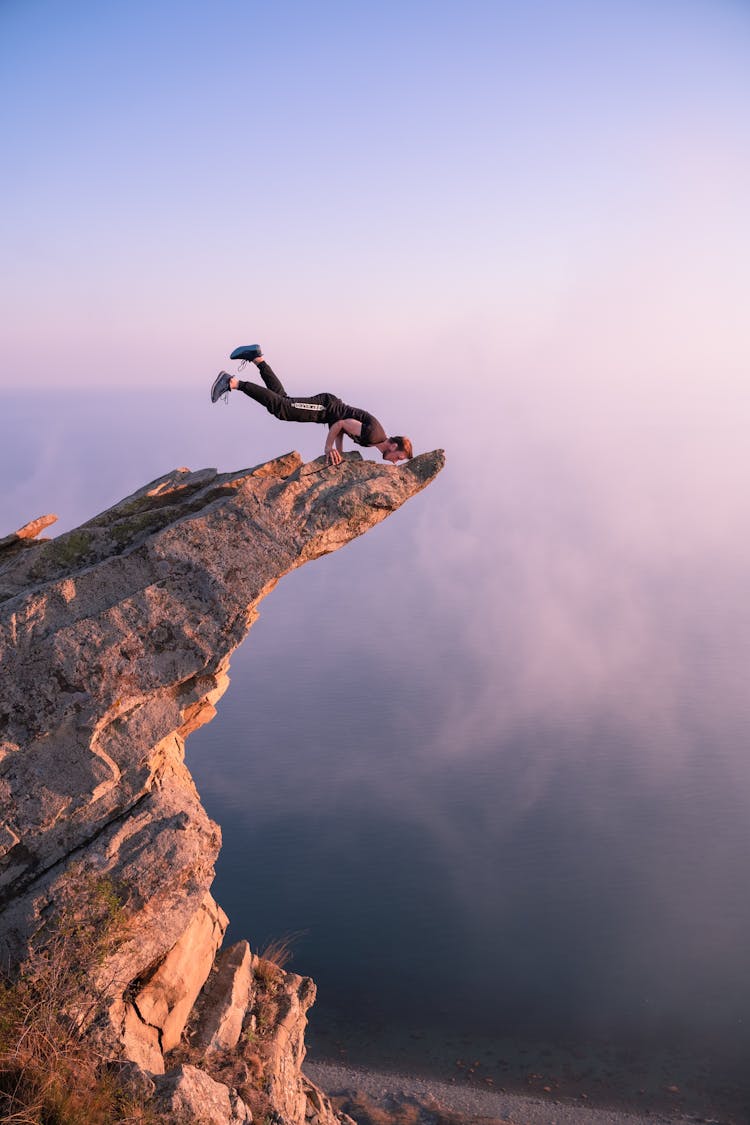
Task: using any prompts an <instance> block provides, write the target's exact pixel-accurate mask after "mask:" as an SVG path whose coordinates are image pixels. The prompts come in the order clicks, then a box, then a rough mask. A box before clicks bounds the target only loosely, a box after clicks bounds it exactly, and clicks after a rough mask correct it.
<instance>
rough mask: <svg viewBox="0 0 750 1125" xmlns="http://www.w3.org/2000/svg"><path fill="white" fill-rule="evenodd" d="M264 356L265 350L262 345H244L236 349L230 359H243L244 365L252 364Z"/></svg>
mask: <svg viewBox="0 0 750 1125" xmlns="http://www.w3.org/2000/svg"><path fill="white" fill-rule="evenodd" d="M262 355H263V349H262V347H261V346H260V344H243V346H242V347H241V348H235V349H234V351H233V352H232V354H231V355H230V357H229V358H230V359H241V360H242V362H243V363H251V362H252V360H254V359H260V357H261V356H262Z"/></svg>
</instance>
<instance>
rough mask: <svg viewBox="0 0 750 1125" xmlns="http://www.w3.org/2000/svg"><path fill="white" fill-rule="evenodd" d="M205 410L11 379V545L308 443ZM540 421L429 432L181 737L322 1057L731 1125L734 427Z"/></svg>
mask: <svg viewBox="0 0 750 1125" xmlns="http://www.w3.org/2000/svg"><path fill="white" fill-rule="evenodd" d="M506 405H507V406H508V407H509V409H510V404H506ZM222 409H223V408H222ZM218 410H219V408H217V409H216V410H215V411H214V412H213V414H211V413H207V412H206V409H205V407H204V404H203V402H202V400H201V401H200V402H197V403H196V404H192V403H181V409H180V413H179V414H175V412H174V400H173V399H172V400H170V399H168V398H167V397H166V396H164V397H161V398H160V397H158V396H155V398H154V400H153V401H152V403H151V404H150V409H149V413H148V415H147V416H145V417H144V416H143V412H142V409H140V408H139V405H138V400H136V399H135V398H129V397H120V398H117V399H116V398H114V397H111V398H108V397H106V396H102V397H101V398H96V399H93V400H92V399H91V398H89V399H87V400H82V399H81V400H75V401H71V400H70V399H63V398H60V399H59V400H54V396H53V401H50V400H49V398H48V399H47V400H46V403H45V406H44V410H43V411H42V413H41V416H40V413H39V404H38V403H37V404H36V408H35V410H34V411H33V412H32V410H31V408H30V406H29V404H28V401H26V400H18V399H9V398H7V399H5V400H4V414H3V419H4V431H5V442H4V446H3V449H2V451H1V452H0V457H2V472H3V479H4V480H10V481H13V482H14V483H13V487H12V488H11V489H10V490H9V493H8V495H7V496H6V497H5V503H4V505H3V509H2V515H3V522H2V528H0V534H3V533H4V532H5V531H6V530H11V528H12V527H14V526H17V524H19V523H21V522H24V521H25V520H26V519H28V518H31V517H32V516H36V515H38V514H40V513H41V512H43V511H47V510H58V511H60V514H61V516H62V517H63V519H62V520H61V524H60V529H61V530H62V529H63V528H65V527H68V526H72V525H74V524H75V523H76V522H79V521H80V520H81V519H83V518H86V517H88V516H90V515H92V514H93V513H94V512H95V511H97V510H100V509H101V508H103V507H105V506H107V505H108V504H110V503H112V502H114V501H115V500H116V499H118V498H119V497H120V496H122V495H125V494H126V493H127V492H128V491H131V490H132V489H134V488H136V487H138V486H140V485H141V484H142V483H144V482H145V481H146V480H148V479H151V478H152V477H154V476H156V475H158V474H159V473H161V472H164V471H166V470H168V469H170V468H172V467H174V466H175V465H180V464H187V465H190V467H192V468H199V467H202V466H204V465H207V464H218V465H219V467H221V468H237V467H240V466H242V465H250V464H254V463H257V462H258V461H261V460H263V459H265V458H266V457H269V456H272V455H273V454H275V453H281V452H284V451H286V449H287V448H290V447H291V446H292V445H293V444H294V440H293V438H292V440H288V441H286V442H283V441H280V438H283V437H285V436H286V433H281V431H280V430H279V429H275V430H274V429H269V428H268V426H266V427H262V428H258V429H256V430H252V439H253V444H252V448H251V447H250V430H249V427H248V425H247V418H246V417H245V418H244V419H243V418H242V416H240V415H237V414H236V412H235V414H234V415H232V414H231V413H230V412H229V411H227V412H226V413H222V414H219V413H218ZM530 417H531V415H530V414H527V413H524V411H523V409H522V408H521V407H519V408H518V411H517V415H516V424H515V425H514V426H513V427H510V432H509V433H508V434H506V435H505V436H504V441H503V443H502V448H498V447H497V446H495V447H494V448H493V449H492V454H491V456H489V455H487V454H486V453H485V454H484V455H483V456H482V457H478V456H477V455H476V449H475V447H474V446H473V445H472V443H471V441H469V440H468V439H467V438H466V437H465V435H461V434H456V433H452V437H453V439H454V441H453V444H451V442H449V441H448V440H447V439H446V438H443V439H442V441H441V442H434V443H433V444H445V445H447V446H448V456H449V461H448V467H447V469H446V471H445V473H444V474H443V475H442V477H441V478H440V479H439V480H438V481H437V482H436V483H435V484H434V485H432V486H431V487H430V489H428V490H427V492H426V493H424V494H423V495H422V496H421V497H419V498H417V499H416V500H415V501H413V502H412V503H411V504H410V505H408V506H407V507H406V508H405V509H403V510H402V511H400V512H399V513H397V514H396V515H395V516H394V517H392V518H391V519H389V520H388V521H387V522H386V523H385V524H384V525H382V526H381V527H379V528H377V529H375V530H374V531H373V532H371V533H370V534H368V535H367V536H365V537H364V538H363V539H361V540H358V541H357V542H355V543H353V544H351V545H350V546H349V547H347V548H346V549H344V550H343V551H340V552H338V553H337V554H335V555H333V556H329V557H328V558H326V559H323V560H321V561H319V562H317V563H315V564H313V565H311V566H307V567H305V568H303V569H302V570H301V571H298V572H296V573H295V574H292V575H290V576H288V577H287V578H286V579H284V580H283V581H282V582H281V584H280V585H279V587H278V588H277V589H276V590H275V591H274V592H273V593H272V594H271V595H270V596H269V598H268V599H267V600H266V601H265V602H264V603H263V604H262V606H261V616H260V619H259V621H258V622H257V624H256V625H255V626H254V627H253V629H252V631H251V633H250V635H249V637H248V640H247V641H246V642H245V644H244V645H243V646H242V648H241V649H240V650H239V651H238V653H237V654H236V655H235V658H234V660H233V663H232V669H231V676H232V685H231V687H230V690H229V692H228V693H227V695H226V696H225V697H224V699H223V700H222V702H221V703H220V705H219V714H218V717H217V718H216V720H215V721H214V722H213V723H212V724H210V725H209V726H208V727H206V728H204V729H203V730H201V731H199V732H197V733H196V734H194V735H193V736H192V737H191V739H190V741H189V744H188V760H189V764H190V767H191V769H192V771H193V774H194V776H195V778H196V782H197V784H198V787H199V790H200V792H201V794H202V796H203V799H204V803H205V804H206V806H207V808H208V811H209V812H210V814H211V815H212V816H213V817H214V818H215V819H216V820H217V821H218V822H219V823H220V824H221V826H222V829H223V834H224V847H223V851H222V854H221V858H220V861H219V866H218V872H217V879H216V884H215V894H216V897H217V898H218V900H219V901H220V902H221V903H222V905H223V906H224V908H225V909H226V910H227V912H228V914H229V916H230V918H231V920H232V924H231V931H230V936H231V937H232V938H234V939H236V938H239V937H245V936H246V937H248V938H249V939H250V940H251V941H252V942H253V943H254V944H255V945H256V946H262V945H263V944H264V943H265V942H266V941H267V940H270V939H272V938H276V937H279V936H282V935H287V934H293V935H295V939H294V959H293V962H292V966H291V967H292V968H294V969H295V970H296V971H298V972H302V973H306V974H310V975H311V976H313V977H314V978H315V980H316V981H317V983H318V988H319V999H318V1003H317V1005H316V1008H315V1009H314V1014H313V1020H312V1030H311V1049H312V1051H313V1052H316V1053H318V1054H319V1055H320V1056H326V1055H328V1056H330V1055H338V1054H340V1053H342V1052H346V1055H347V1057H349V1058H350V1059H352V1060H353V1061H360V1062H372V1063H377V1064H383V1065H403V1064H404V1062H408V1063H409V1064H411V1065H413V1066H416V1067H421V1068H423V1069H433V1070H438V1071H440V1072H441V1073H443V1074H446V1073H447V1074H454V1075H456V1076H459V1077H461V1076H465V1074H466V1071H467V1070H468V1069H469V1067H471V1069H473V1070H474V1076H473V1080H474V1081H488V1082H489V1081H492V1082H493V1083H495V1084H496V1085H497V1086H507V1087H508V1088H510V1087H515V1086H519V1085H520V1086H528V1087H529V1088H532V1089H540V1088H541V1087H542V1086H544V1085H549V1086H551V1088H552V1089H553V1090H555V1091H560V1092H563V1093H566V1094H571V1095H576V1096H578V1095H580V1094H584V1093H585V1094H586V1095H587V1096H588V1097H589V1098H590V1099H591V1100H592V1101H596V1100H597V1099H598V1100H602V1101H607V1100H611V1099H620V1098H625V1099H627V1100H629V1101H635V1102H637V1103H639V1104H647V1105H652V1104H656V1103H659V1104H673V1105H680V1106H682V1107H683V1108H686V1109H689V1110H692V1111H695V1112H698V1111H701V1112H708V1111H710V1112H713V1113H718V1114H720V1115H723V1116H724V1117H726V1118H727V1119H732V1120H736V1121H740V1120H743V1119H744V1115H745V1109H744V1108H743V1107H746V1106H747V1105H748V1103H749V1102H750V1082H748V1081H747V1073H748V1071H749V1070H750V1067H749V1066H748V1063H747V1060H748V1056H749V1053H750V1052H749V1048H750V1026H749V1023H748V1021H749V1019H750V1016H749V1015H748V1012H749V1009H750V974H748V971H747V963H748V955H747V950H748V948H749V947H750V894H749V893H748V891H749V890H750V888H749V887H748V855H749V854H750V827H749V823H748V815H747V809H748V797H750V764H748V759H747V741H748V739H747V730H748V718H749V717H750V716H749V715H748V709H749V708H748V704H747V702H746V698H745V697H746V687H745V681H746V670H747V667H748V656H749V655H750V651H749V650H750V620H749V619H748V610H747V605H748V598H747V574H748V564H749V563H750V559H749V558H748V554H749V553H750V538H749V537H748V534H747V531H748V519H747V517H748V514H749V513H748V506H747V504H746V501H745V497H744V495H741V492H740V490H739V489H736V488H735V489H734V491H731V489H730V482H731V481H733V480H735V479H736V473H737V470H738V468H739V467H740V465H739V462H738V458H739V457H740V452H739V451H740V449H741V443H740V441H739V436H738V434H737V433H735V431H734V430H731V428H730V429H725V430H723V431H722V435H721V438H722V440H721V441H711V442H710V443H709V444H701V442H703V439H701V441H700V442H698V447H691V446H690V442H689V441H685V440H683V442H682V444H681V445H680V444H679V443H678V445H677V446H675V443H674V442H672V445H671V447H670V450H671V452H670V457H669V458H668V459H667V458H664V459H663V460H662V459H661V458H660V456H659V450H660V449H662V448H663V446H664V438H665V435H664V434H658V433H654V432H653V431H652V432H650V434H646V436H645V438H644V435H643V433H642V432H641V431H640V430H639V431H638V434H637V436H638V442H639V443H640V444H639V446H638V453H637V456H636V455H635V446H634V443H633V441H632V440H631V441H630V444H629V446H628V457H625V456H624V455H623V456H622V457H620V456H618V455H617V454H616V453H613V452H612V449H611V448H610V447H609V446H608V443H607V438H608V435H606V434H599V435H598V436H597V438H596V440H591V441H584V440H582V437H581V434H582V432H583V431H581V432H573V433H567V436H566V439H565V440H564V441H562V440H559V439H558V440H553V438H552V437H551V435H552V434H553V432H554V427H553V425H552V421H553V420H552V419H546V421H545V419H544V418H542V420H541V421H537V422H535V423H532V422H531V421H530ZM238 419H239V421H238ZM241 423H244V425H243V424H241ZM295 433H296V432H295ZM258 435H260V436H261V437H262V442H263V444H258V443H257V441H256V438H257V436H258ZM619 436H620V437H622V435H619ZM633 436H634V433H631V434H630V438H631V439H632V438H633ZM714 436H716V435H714ZM609 437H610V438H611V437H612V435H611V434H610V435H609ZM696 440H697V439H696ZM297 444H298V447H300V448H302V450H303V452H304V453H305V455H306V456H313V455H314V454H315V453H316V452H317V446H316V443H314V442H310V441H309V442H307V443H304V442H303V443H302V444H300V443H299V442H298V443H297ZM625 444H626V443H625V442H620V444H619V445H618V446H617V448H618V449H622V448H625ZM709 446H710V447H709ZM66 515H67V518H65V516H66ZM3 529H4V530H3ZM475 1063H476V1064H478V1065H476V1066H474V1065H473V1064H475ZM670 1086H674V1087H678V1088H679V1089H678V1091H677V1092H676V1091H671V1092H669V1091H667V1087H670ZM639 1091H642V1092H639Z"/></svg>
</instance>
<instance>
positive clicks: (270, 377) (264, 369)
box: [255, 356, 286, 395]
mask: <svg viewBox="0 0 750 1125" xmlns="http://www.w3.org/2000/svg"><path fill="white" fill-rule="evenodd" d="M255 366H256V367H257V368H258V371H260V377H261V379H262V380H263V382H264V383H265V384H266V386H267V387H268V389H269V391H275V392H276V394H277V395H285V394H286V391H285V390H284V388H283V386H282V385H281V379H279V377H278V375H275V374H274V372H273V371H272V370H271V367H270V365H269V364H267V363H266V361H265V360H264V359H263V357H262V356H261V358H260V360H259V361H258V362H257V363H256V364H255Z"/></svg>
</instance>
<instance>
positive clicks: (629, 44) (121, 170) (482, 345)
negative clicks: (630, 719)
mask: <svg viewBox="0 0 750 1125" xmlns="http://www.w3.org/2000/svg"><path fill="white" fill-rule="evenodd" d="M748 47H750V11H748V9H747V7H746V6H745V5H743V4H739V3H730V2H718V0H712V2H711V3H708V2H705V3H701V2H697V0H692V2H687V3H686V2H680V3H671V2H663V3H645V2H643V3H641V2H639V0H608V2H604V3H593V2H586V0H573V2H571V3H569V4H565V5H561V4H559V3H553V2H550V0H535V2H531V3H528V4H509V3H502V2H496V3H485V2H476V0H474V2H472V0H469V2H468V3H460V4H459V3H445V2H443V3H423V2H412V3H405V4H402V3H398V4H396V3H382V4H378V5H374V4H364V3H361V4H356V3H343V2H338V3H333V2H323V3H318V4H314V5H313V4H309V3H301V2H300V3H288V2H284V0H282V2H280V3H276V4H273V5H268V4H261V3H255V2H253V0H243V2H238V0H231V2H228V0H218V2H216V3H212V4H210V5H209V4H206V3H197V2H190V0H187V2H186V0H181V2H179V3H177V2H172V0H156V2H153V0H152V2H149V3H145V2H141V0H135V2H129V3H121V2H113V3H107V4H101V3H94V2H87V0H77V2H76V0H73V2H72V3H68V4H65V5H59V4H56V3H52V2H49V0H24V2H23V3H20V2H18V3H14V2H12V0H11V2H8V0H6V2H5V3H4V4H3V6H2V9H0V95H1V100H2V105H3V107H4V124H3V134H4V137H3V147H4V153H5V166H6V173H5V176H4V178H3V180H4V182H3V194H4V196H5V202H4V206H3V216H2V219H0V224H1V225H0V231H1V234H2V242H3V245H4V258H5V261H6V269H5V270H4V271H3V274H4V277H3V280H2V283H1V284H2V294H1V296H2V303H3V308H4V310H5V313H6V315H5V316H4V318H3V320H4V322H5V323H4V327H3V330H2V338H0V361H1V367H0V379H2V385H6V384H7V385H11V384H12V383H13V382H14V381H15V380H16V379H17V378H18V377H19V376H21V377H24V378H33V379H35V380H36V381H38V382H39V383H41V384H44V385H55V386H60V387H90V386H93V385H95V384H96V383H97V382H98V381H100V380H101V379H102V376H103V374H104V376H105V378H106V380H107V381H108V382H109V383H110V384H111V385H113V386H149V385H152V384H153V381H154V379H155V378H158V379H159V381H160V384H161V385H162V386H165V385H166V386H174V387H175V388H176V387H178V386H184V385H186V384H187V385H192V384H193V383H194V382H195V384H196V386H197V385H198V384H199V383H201V382H205V378H206V374H207V373H208V374H210V372H212V371H213V370H214V369H215V368H217V367H218V366H221V365H222V363H225V362H226V356H227V354H228V352H229V351H230V350H231V348H232V347H234V346H236V344H237V343H241V342H254V341H255V340H260V342H261V343H262V344H263V345H264V347H265V348H266V349H267V351H268V353H269V358H271V357H272V358H274V359H275V361H276V362H277V363H278V365H279V366H280V367H281V369H282V371H284V372H289V371H293V372H295V373H297V372H299V373H300V377H301V379H302V380H303V381H304V380H306V379H307V378H308V377H309V378H310V379H311V380H312V382H314V383H316V386H315V387H313V386H310V388H309V389H310V390H311V391H312V390H315V389H317V382H318V381H319V379H320V378H321V377H322V376H323V375H324V374H326V375H328V374H329V373H330V378H331V380H332V381H333V385H334V387H335V388H337V389H339V390H340V391H341V392H342V393H344V397H347V396H348V397H349V398H350V400H351V399H353V400H355V401H357V392H359V397H360V398H361V397H362V394H363V393H367V392H368V391H369V389H370V388H371V387H372V386H373V384H375V383H377V382H380V383H381V384H384V385H386V386H389V385H390V383H391V382H393V381H394V378H395V376H394V372H393V367H394V363H393V362H392V361H393V360H396V366H399V367H400V366H401V365H403V366H406V367H407V368H408V370H409V372H410V377H411V378H412V379H413V380H414V381H415V383H416V385H418V386H422V387H431V386H432V387H434V385H435V381H436V380H437V382H438V384H439V385H440V386H441V387H447V386H448V385H449V382H450V380H451V378H452V377H453V376H454V374H455V370H456V363H462V362H466V361H469V362H471V364H472V367H473V370H474V371H475V372H476V374H477V376H478V378H480V379H482V380H483V381H484V382H485V383H486V384H487V385H488V386H490V385H491V386H494V385H495V384H496V383H497V381H498V378H500V379H503V380H507V379H508V378H513V377H518V378H522V379H523V380H525V381H527V380H528V379H541V380H542V384H543V386H545V387H546V385H547V381H548V380H550V379H551V378H552V377H551V376H550V374H549V372H550V370H551V368H552V366H553V365H554V366H555V368H556V370H557V373H558V374H557V378H559V377H560V376H562V378H563V381H564V382H565V384H566V387H567V386H568V385H569V381H570V380H572V381H573V382H574V383H575V384H576V388H578V383H579V381H580V380H581V379H583V384H584V385H583V386H582V388H580V391H579V389H576V394H578V393H581V394H586V393H587V387H586V379H585V368H586V364H587V362H589V361H590V356H591V355H594V356H596V362H597V364H599V365H601V357H602V355H603V353H607V352H608V353H609V354H610V355H612V356H614V355H615V353H619V354H622V353H623V352H624V353H625V356H626V358H627V363H628V369H629V372H630V377H631V378H635V380H636V381H638V379H639V378H640V377H642V372H639V370H638V369H639V368H642V367H643V364H644V362H645V361H646V360H647V358H648V357H649V356H653V355H654V350H656V353H657V354H658V356H659V358H660V360H661V359H662V358H663V360H664V365H665V366H670V365H671V366H675V367H677V368H678V369H681V367H682V364H683V361H687V360H690V359H693V360H695V359H696V353H697V352H698V353H699V354H700V358H701V359H707V358H708V356H711V357H715V355H716V349H717V348H718V350H719V354H720V356H721V357H722V360H723V359H725V360H726V364H727V365H729V366H731V365H733V364H734V365H735V366H741V365H742V361H743V360H744V358H746V354H747V348H746V341H745V340H744V339H743V337H744V325H743V324H742V323H741V321H742V320H743V319H744V302H745V294H746V292H747V289H748V282H750V275H749V270H750V267H748V260H749V259H750V255H748V253H747V250H748V222H747V212H746V200H747V198H748V188H750V144H749V142H748V129H747V121H748V111H749V110H750V79H748V73H749V68H748V66H747V62H748ZM655 303H658V304H659V311H658V313H657V314H654V312H653V306H654V304H655ZM698 313H700V318H701V319H702V321H703V326H702V327H701V326H700V325H699V324H698V323H697V320H696V317H697V315H698ZM678 328H679V329H680V335H681V337H682V339H680V340H678V339H676V335H677V330H678ZM685 336H689V337H694V338H691V339H689V340H686V339H685ZM705 337H708V340H706V339H705ZM644 338H646V341H645V343H644ZM623 345H624V347H623ZM459 353H460V355H461V359H459ZM344 380H345V381H346V386H353V387H354V388H355V390H354V392H352V393H350V392H348V391H346V389H345V386H342V382H343V381H344ZM552 381H553V382H554V381H555V380H554V379H553V380H552ZM360 386H361V388H362V390H361V391H359V388H360ZM295 389H296V390H297V392H298V393H300V391H301V389H302V388H301V387H299V386H297V387H295ZM388 400H389V401H390V393H389V396H388Z"/></svg>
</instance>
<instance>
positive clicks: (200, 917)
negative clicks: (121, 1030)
mask: <svg viewBox="0 0 750 1125" xmlns="http://www.w3.org/2000/svg"><path fill="white" fill-rule="evenodd" d="M228 922H229V919H228V918H227V916H226V914H225V913H224V911H223V910H222V909H221V907H220V906H217V905H216V903H215V902H214V900H213V899H212V898H211V895H210V894H206V895H205V896H204V899H203V902H202V903H201V905H200V908H199V909H198V910H197V911H196V913H195V915H194V916H193V918H192V919H191V920H190V922H189V924H188V926H187V929H185V930H184V931H183V933H182V935H181V936H180V938H179V940H178V941H177V943H176V944H175V945H174V946H173V947H172V949H170V951H169V953H167V955H166V957H165V958H164V960H163V961H161V962H160V964H159V966H158V968H157V969H156V970H155V972H154V973H152V975H151V976H150V977H149V979H148V981H147V982H146V984H144V985H143V987H142V988H141V989H140V991H139V992H138V993H137V994H136V996H135V998H134V999H133V1002H132V1006H133V1008H134V1009H135V1011H136V1013H137V1014H138V1016H139V1017H140V1019H141V1020H142V1021H143V1023H145V1024H146V1025H147V1026H149V1027H155V1028H156V1029H157V1031H158V1033H159V1044H160V1046H161V1049H162V1051H171V1050H172V1049H173V1048H174V1047H176V1046H177V1044H178V1043H179V1041H180V1036H181V1034H182V1030H183V1028H184V1027H185V1024H186V1022H187V1018H188V1015H189V1014H190V1009H191V1008H192V1006H193V1004H194V1003H195V999H196V997H197V995H198V993H199V992H200V990H201V989H202V987H203V985H204V982H205V981H206V978H207V977H208V974H209V973H210V972H211V966H212V965H213V962H214V957H215V956H216V951H217V949H218V948H219V946H220V945H221V942H222V939H223V937H224V932H225V930H226V928H227V924H228ZM124 1042H125V1047H126V1050H127V1046H128V1041H127V1037H125V1040H124Z"/></svg>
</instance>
